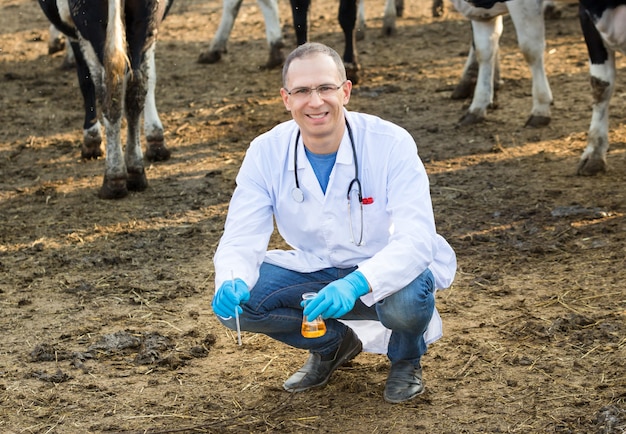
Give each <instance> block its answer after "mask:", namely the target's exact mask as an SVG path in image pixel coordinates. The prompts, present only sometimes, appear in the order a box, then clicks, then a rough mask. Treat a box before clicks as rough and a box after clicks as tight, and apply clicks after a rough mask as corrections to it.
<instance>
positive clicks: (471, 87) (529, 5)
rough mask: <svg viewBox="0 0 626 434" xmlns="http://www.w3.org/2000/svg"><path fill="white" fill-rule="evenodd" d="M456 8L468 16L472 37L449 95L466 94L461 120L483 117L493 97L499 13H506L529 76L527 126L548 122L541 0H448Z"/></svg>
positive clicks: (549, 100) (549, 96) (549, 95)
mask: <svg viewBox="0 0 626 434" xmlns="http://www.w3.org/2000/svg"><path fill="white" fill-rule="evenodd" d="M452 3H453V4H454V6H455V8H456V9H457V10H458V11H459V12H460V13H461V14H463V15H464V16H465V17H466V18H468V19H470V20H471V24H472V33H473V40H472V45H471V47H470V52H469V55H468V58H467V61H466V63H465V66H464V68H463V73H462V77H461V81H460V82H459V85H458V86H457V88H456V89H455V90H454V92H453V94H452V98H455V99H459V98H467V97H469V96H471V95H472V92H473V99H472V103H471V105H470V107H469V109H468V111H467V113H466V114H465V115H464V116H463V117H462V118H461V120H460V124H462V125H465V124H473V123H477V122H480V121H482V120H483V119H484V118H485V114H486V112H487V108H488V107H489V106H490V105H492V104H493V102H494V91H495V88H494V86H495V83H496V77H497V75H498V50H499V40H500V36H501V35H502V30H503V25H502V15H504V14H507V13H508V14H509V15H510V16H511V20H512V21H513V24H514V26H515V31H516V33H517V40H518V45H519V47H520V49H521V51H522V54H523V55H524V59H525V60H526V62H527V63H528V66H529V67H530V72H531V75H532V98H533V106H532V110H531V113H530V117H529V118H528V120H527V121H526V126H531V127H542V126H546V125H548V124H549V123H550V105H551V104H552V91H551V89H550V85H549V83H548V78H547V76H546V72H545V66H544V51H545V27H544V17H543V7H542V3H543V2H542V1H541V0H511V1H507V2H506V3H504V2H503V1H493V0H452Z"/></svg>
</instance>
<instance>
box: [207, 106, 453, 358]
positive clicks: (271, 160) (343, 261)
mask: <svg viewBox="0 0 626 434" xmlns="http://www.w3.org/2000/svg"><path fill="white" fill-rule="evenodd" d="M345 115H346V119H347V121H348V123H349V124H350V126H351V128H352V132H353V136H354V146H355V148H356V155H357V160H358V166H359V179H360V181H361V185H362V188H363V197H364V198H371V199H372V201H373V202H372V203H371V204H366V205H363V221H364V223H363V226H364V235H363V240H364V245H362V246H356V245H355V244H354V243H352V242H351V229H350V222H349V220H350V218H352V220H353V226H355V227H353V231H354V236H355V237H357V238H358V236H359V226H360V216H359V211H358V209H359V208H358V205H355V203H356V201H354V200H353V201H352V202H353V203H352V210H353V212H352V215H350V214H349V212H348V200H347V190H348V185H349V184H350V181H351V180H352V179H353V178H354V175H355V174H354V170H355V163H354V161H353V154H352V147H351V144H350V139H349V136H348V132H347V131H346V133H345V134H344V137H343V140H342V141H341V144H340V146H339V149H338V151H337V158H336V162H335V166H334V168H333V170H332V172H331V174H330V179H329V182H328V186H327V189H326V194H324V193H323V192H322V189H321V187H320V185H319V182H318V180H317V178H316V176H315V173H314V172H313V168H312V167H311V165H310V163H309V161H308V159H307V157H306V154H305V151H304V146H303V144H302V143H300V144H299V145H298V148H297V152H298V180H299V185H300V189H301V190H302V192H303V194H304V201H303V202H301V203H299V202H296V201H295V200H294V198H293V196H292V190H293V189H294V187H295V178H294V150H295V139H296V135H297V132H298V126H297V124H296V123H295V121H293V120H290V121H287V122H284V123H281V124H279V125H277V126H276V127H274V128H273V129H272V130H270V131H268V132H266V133H264V134H262V135H260V136H258V137H257V138H256V139H254V140H253V141H252V143H251V144H250V147H249V149H248V151H247V153H246V156H245V158H244V160H243V163H242V166H241V169H240V172H239V174H238V175H237V187H236V189H235V191H234V193H233V197H232V200H231V203H230V206H229V210H228V216H227V219H226V225H225V229H224V234H223V236H222V239H221V240H220V243H219V245H218V248H217V251H216V253H215V257H214V264H215V288H219V287H220V286H221V285H222V283H223V282H224V281H226V280H229V279H231V270H232V272H233V273H234V275H235V276H236V277H238V278H241V279H242V280H244V281H245V282H246V283H247V284H248V286H249V287H250V288H253V287H254V285H255V284H256V282H257V280H258V276H259V274H258V273H259V267H260V266H261V263H262V262H263V261H266V262H268V263H270V264H274V265H278V266H281V267H284V268H288V269H291V270H295V271H299V272H313V271H318V270H321V269H323V268H328V267H338V268H348V267H352V266H358V267H359V271H361V272H362V273H363V275H364V276H365V277H366V279H367V281H368V282H369V284H370V286H371V288H372V292H370V293H368V294H366V295H364V296H363V297H361V300H362V301H363V302H364V303H365V304H366V305H368V306H371V305H373V304H374V303H376V302H377V301H380V300H382V299H384V298H385V297H387V296H388V295H390V294H392V293H394V292H396V291H398V290H400V289H401V288H403V287H405V286H406V285H408V284H409V283H410V282H411V281H413V280H414V279H415V278H416V277H417V276H418V275H419V274H420V273H422V272H423V271H424V270H425V269H426V268H430V270H431V271H432V273H433V275H434V277H435V286H436V288H437V289H444V288H447V287H448V286H450V284H451V283H452V280H453V279H454V275H455V272H456V256H455V254H454V251H453V250H452V248H451V247H450V245H449V244H448V243H447V242H446V240H445V239H444V238H443V237H441V236H440V235H438V234H437V233H436V229H435V221H434V216H433V210H432V203H431V199H430V189H429V182H428V177H427V174H426V170H425V168H424V165H423V164H422V162H421V160H420V159H419V157H418V154H417V147H416V144H415V141H414V140H413V138H412V137H411V135H410V134H409V133H408V132H407V131H406V130H404V129H403V128H401V127H399V126H397V125H395V124H392V123H390V122H388V121H385V120H382V119H380V118H378V117H375V116H372V115H367V114H363V113H357V112H348V111H345ZM300 141H302V139H300ZM274 221H275V222H276V226H277V228H278V230H279V232H280V234H281V235H282V237H283V238H284V240H285V241H286V242H287V243H288V244H289V245H290V246H291V247H292V248H293V249H292V250H286V251H285V250H270V251H267V246H268V242H269V239H270V236H271V234H272V232H273V229H274ZM345 322H346V323H347V324H349V325H350V326H351V327H352V328H353V329H354V330H355V332H356V333H357V335H358V336H359V338H361V340H362V342H363V349H364V350H365V351H369V352H375V353H381V354H385V353H386V352H387V343H388V341H389V337H390V335H391V332H390V331H389V330H388V329H386V328H385V327H383V326H382V324H381V323H380V322H378V321H345ZM441 336H442V325H441V318H440V316H439V314H438V312H436V311H435V314H434V315H433V318H432V320H431V322H430V324H429V327H428V330H427V332H426V334H425V340H426V342H427V343H431V342H434V341H435V340H437V339H439V338H440V337H441Z"/></svg>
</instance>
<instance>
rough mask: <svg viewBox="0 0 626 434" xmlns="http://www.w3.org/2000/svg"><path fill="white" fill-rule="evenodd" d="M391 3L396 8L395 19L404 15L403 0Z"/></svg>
mask: <svg viewBox="0 0 626 434" xmlns="http://www.w3.org/2000/svg"><path fill="white" fill-rule="evenodd" d="M393 3H394V5H395V7H396V9H395V11H396V17H401V16H402V15H404V0H395V1H394V2H393Z"/></svg>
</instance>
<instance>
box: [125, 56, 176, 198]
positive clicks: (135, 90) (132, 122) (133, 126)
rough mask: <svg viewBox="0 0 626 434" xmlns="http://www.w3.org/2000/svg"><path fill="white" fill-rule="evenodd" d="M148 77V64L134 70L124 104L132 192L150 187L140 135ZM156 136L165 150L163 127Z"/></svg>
mask: <svg viewBox="0 0 626 434" xmlns="http://www.w3.org/2000/svg"><path fill="white" fill-rule="evenodd" d="M149 52H152V55H154V46H152V47H150V48H149V50H148V52H147V53H146V56H148V55H149ZM147 75H148V74H147V63H144V64H142V65H141V67H140V68H139V69H135V70H133V72H132V74H130V75H129V77H128V83H127V85H126V93H125V100H124V102H125V106H126V107H125V108H126V122H127V129H126V131H127V137H126V152H125V155H124V161H125V163H126V173H127V174H128V178H127V180H126V186H127V188H128V190H131V191H143V190H145V189H146V188H147V187H148V180H147V178H146V173H145V170H144V165H143V153H142V152H141V141H140V134H139V132H140V128H139V127H140V121H141V113H142V111H143V108H144V106H145V102H146V95H147V90H148V76H147ZM157 119H158V115H157ZM151 121H152V122H154V119H151ZM159 124H160V121H159ZM154 127H155V126H154V125H147V126H146V132H147V131H148V130H149V129H150V128H154ZM152 134H155V131H152ZM156 136H160V140H158V139H156V140H158V141H159V145H158V146H160V147H161V148H163V149H165V147H164V146H163V127H160V133H156ZM152 140H155V136H153V137H152ZM149 146H151V147H155V144H154V142H153V143H152V144H150V143H149ZM165 151H167V152H168V153H169V150H167V149H165ZM168 157H169V155H168Z"/></svg>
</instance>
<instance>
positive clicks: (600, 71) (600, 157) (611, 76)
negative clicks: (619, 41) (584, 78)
mask: <svg viewBox="0 0 626 434" xmlns="http://www.w3.org/2000/svg"><path fill="white" fill-rule="evenodd" d="M579 18H580V24H581V28H582V31H583V35H584V37H585V43H586V44H587V52H588V53H589V73H590V76H591V78H590V81H591V94H592V96H593V108H592V113H591V124H590V125H589V133H588V137H587V147H586V148H585V150H584V151H583V154H582V156H581V157H580V161H579V162H578V168H577V173H578V174H579V175H596V174H598V173H600V172H606V170H607V162H606V154H607V152H608V150H609V103H610V101H611V96H612V95H613V90H614V88H615V76H616V71H615V52H614V51H613V50H607V48H606V46H605V45H604V42H603V41H602V37H601V36H600V33H598V30H597V29H596V26H595V25H594V24H593V22H592V21H591V18H590V17H589V14H587V13H586V12H585V11H584V9H583V7H582V6H581V7H580V11H579Z"/></svg>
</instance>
